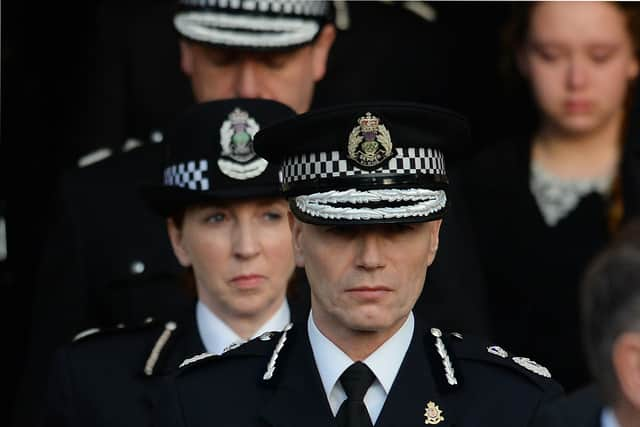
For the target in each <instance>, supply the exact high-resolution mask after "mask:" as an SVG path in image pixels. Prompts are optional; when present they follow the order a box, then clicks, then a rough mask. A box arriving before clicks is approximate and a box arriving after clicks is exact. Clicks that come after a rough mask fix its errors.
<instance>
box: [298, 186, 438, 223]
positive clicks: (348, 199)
mask: <svg viewBox="0 0 640 427" xmlns="http://www.w3.org/2000/svg"><path fill="white" fill-rule="evenodd" d="M399 201H400V202H403V201H406V202H414V203H413V204H409V205H405V206H399V207H376V208H371V207H367V206H366V203H372V202H375V203H379V202H399ZM295 202H296V207H297V208H298V209H300V211H301V212H303V213H305V214H307V215H310V216H314V217H321V218H325V219H337V220H372V219H393V218H408V217H420V216H428V215H431V214H433V213H435V212H438V211H440V210H441V209H443V208H444V207H445V206H446V204H447V195H446V193H445V191H444V190H427V189H422V188H411V189H406V190H401V189H382V190H367V191H358V190H356V189H350V190H346V191H327V192H324V193H314V194H310V195H304V196H297V197H296V198H295ZM333 203H354V204H362V205H363V206H362V207H338V206H332V205H331V204H333Z"/></svg>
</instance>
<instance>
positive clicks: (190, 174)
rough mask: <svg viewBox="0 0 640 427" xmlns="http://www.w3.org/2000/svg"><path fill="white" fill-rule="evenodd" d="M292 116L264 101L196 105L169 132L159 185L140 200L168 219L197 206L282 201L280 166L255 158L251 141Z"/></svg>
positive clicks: (144, 192) (146, 188)
mask: <svg viewBox="0 0 640 427" xmlns="http://www.w3.org/2000/svg"><path fill="white" fill-rule="evenodd" d="M294 115H295V112H294V111H293V110H292V109H291V108H289V107H287V106H286V105H283V104H281V103H279V102H276V101H270V100H264V99H230V100H223V101H212V102H206V103H202V104H196V105H195V106H193V107H191V108H190V109H188V110H187V111H186V112H184V113H183V114H181V115H180V117H179V118H178V119H177V120H176V121H175V122H174V123H173V126H171V128H170V129H168V131H167V133H166V138H165V144H166V146H165V147H166V152H165V154H166V155H165V167H164V173H163V177H162V180H161V181H160V178H161V177H158V181H159V182H161V183H159V184H149V185H146V186H144V188H142V189H141V191H142V196H143V198H144V199H145V201H146V202H147V204H148V205H149V206H150V207H151V208H152V209H153V210H154V211H156V212H157V213H159V214H161V215H163V216H170V215H172V214H173V213H175V212H177V211H180V210H182V209H184V208H186V207H187V206H190V205H194V204H198V203H206V202H211V201H222V200H237V199H247V198H259V197H275V196H282V192H281V189H280V184H279V180H278V165H277V164H276V163H269V162H267V161H266V160H265V159H263V158H262V157H260V156H258V155H257V154H256V153H255V150H254V146H253V138H254V136H255V134H256V133H257V132H258V131H259V130H260V129H261V128H262V127H264V126H266V125H267V124H270V123H274V122H276V121H279V120H283V119H286V118H289V117H291V116H294Z"/></svg>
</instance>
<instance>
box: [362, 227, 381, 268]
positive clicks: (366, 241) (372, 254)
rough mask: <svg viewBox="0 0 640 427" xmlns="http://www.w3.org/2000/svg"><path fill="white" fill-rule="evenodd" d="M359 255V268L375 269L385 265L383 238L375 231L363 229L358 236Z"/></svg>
mask: <svg viewBox="0 0 640 427" xmlns="http://www.w3.org/2000/svg"><path fill="white" fill-rule="evenodd" d="M358 239H359V244H358V246H359V247H358V256H357V259H356V262H357V265H358V267H359V268H362V269H364V270H375V269H378V268H383V267H384V266H385V262H384V254H383V250H382V244H383V242H382V240H381V238H380V236H379V235H378V234H377V233H375V231H363V232H361V233H360V236H358Z"/></svg>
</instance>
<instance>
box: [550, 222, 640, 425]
mask: <svg viewBox="0 0 640 427" xmlns="http://www.w3.org/2000/svg"><path fill="white" fill-rule="evenodd" d="M581 316H582V334H583V341H584V346H585V353H586V355H587V359H588V360H587V361H588V364H589V368H590V370H591V374H592V376H593V378H594V379H595V384H594V385H592V386H589V387H586V388H583V389H580V390H578V391H576V392H574V393H572V394H571V395H569V396H567V397H566V398H563V399H560V400H558V402H556V403H554V404H553V405H551V406H550V407H549V408H548V409H547V410H546V413H545V417H542V418H541V419H540V423H539V424H537V425H539V426H540V427H546V426H549V427H561V426H566V427H583V426H584V427H633V426H638V425H640V363H639V361H640V218H635V219H633V220H631V221H630V222H629V223H627V224H626V225H625V226H624V227H623V228H622V229H621V230H620V232H619V234H618V235H617V238H616V239H615V240H614V241H613V242H612V243H611V244H610V245H609V247H608V248H607V249H606V250H604V251H602V253H600V254H599V255H598V257H597V258H596V259H594V260H593V262H592V263H591V265H590V267H589V269H588V270H587V273H586V275H585V278H584V281H583V284H582V288H581Z"/></svg>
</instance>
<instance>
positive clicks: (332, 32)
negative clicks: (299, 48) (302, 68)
mask: <svg viewBox="0 0 640 427" xmlns="http://www.w3.org/2000/svg"><path fill="white" fill-rule="evenodd" d="M335 38H336V29H335V27H334V26H333V25H331V24H326V25H325V26H324V27H323V28H322V30H320V34H318V37H317V38H316V40H315V42H313V45H312V52H311V55H312V58H311V60H312V61H313V62H312V66H313V69H312V72H313V80H314V81H315V82H317V81H319V80H320V79H322V78H323V77H324V75H325V73H326V71H327V60H328V58H329V51H330V50H331V46H332V45H333V41H334V40H335Z"/></svg>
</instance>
